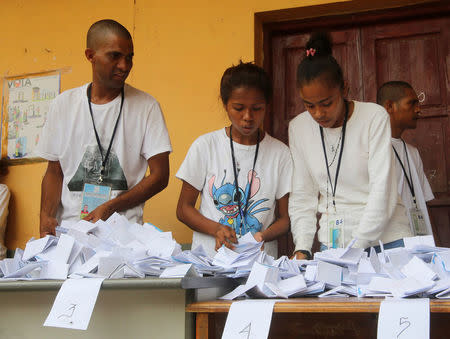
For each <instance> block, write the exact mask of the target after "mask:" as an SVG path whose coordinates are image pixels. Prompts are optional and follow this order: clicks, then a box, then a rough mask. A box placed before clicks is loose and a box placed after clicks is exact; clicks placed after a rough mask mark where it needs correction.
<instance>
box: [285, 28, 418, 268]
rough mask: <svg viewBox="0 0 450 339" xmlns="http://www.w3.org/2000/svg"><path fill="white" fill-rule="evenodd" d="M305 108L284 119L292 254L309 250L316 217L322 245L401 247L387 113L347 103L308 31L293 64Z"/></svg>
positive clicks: (336, 69) (321, 37) (402, 229)
mask: <svg viewBox="0 0 450 339" xmlns="http://www.w3.org/2000/svg"><path fill="white" fill-rule="evenodd" d="M297 86H298V89H299V94H300V97H301V98H302V100H303V102H304V104H305V107H306V109H307V111H306V112H304V113H302V114H300V115H299V116H297V117H296V118H295V119H293V120H292V121H291V122H290V124H289V145H290V149H291V154H292V158H293V161H294V172H293V182H292V192H291V195H290V198H289V216H290V218H291V228H292V234H293V237H294V243H295V257H296V258H297V259H303V258H307V257H309V256H310V255H311V254H310V253H311V246H312V243H313V239H314V235H315V232H316V214H317V212H320V213H321V218H320V221H319V224H320V230H319V234H318V237H319V241H320V242H321V249H325V248H329V247H334V248H336V247H343V246H346V245H347V244H348V243H349V242H350V241H351V240H352V239H353V238H356V239H357V242H356V243H355V245H354V247H362V248H368V247H369V246H376V245H378V241H379V240H381V241H382V242H383V243H384V244H385V248H392V247H397V246H402V245H403V241H402V238H403V237H407V236H411V230H410V227H409V225H408V219H407V217H406V213H405V209H404V207H403V205H402V204H401V202H400V200H399V196H398V193H397V189H396V177H395V167H394V163H393V155H392V149H391V143H390V133H391V132H390V125H389V116H388V115H387V113H386V111H385V110H384V108H383V107H381V106H379V105H376V104H373V103H364V102H357V101H347V100H346V94H347V88H346V86H345V83H344V80H343V75H342V70H341V68H340V66H339V64H338V63H337V61H336V60H335V59H334V57H333V56H332V50H331V40H330V38H329V36H328V35H327V34H323V33H322V34H320V33H319V34H313V35H312V36H311V38H310V40H309V42H308V44H307V45H306V56H305V58H304V59H303V60H302V62H301V63H300V65H299V66H298V69H297Z"/></svg>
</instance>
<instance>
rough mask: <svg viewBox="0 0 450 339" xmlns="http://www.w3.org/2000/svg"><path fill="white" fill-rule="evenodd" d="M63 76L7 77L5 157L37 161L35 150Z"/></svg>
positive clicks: (53, 74)
mask: <svg viewBox="0 0 450 339" xmlns="http://www.w3.org/2000/svg"><path fill="white" fill-rule="evenodd" d="M60 79H61V73H60V72H59V71H52V72H46V73H39V74H28V75H21V76H15V77H6V78H5V81H4V84H3V106H2V136H1V140H2V158H4V157H6V158H8V159H24V158H35V157H36V155H35V153H34V150H35V148H36V146H37V143H38V142H39V135H40V133H41V130H42V127H43V126H44V123H45V120H46V118H47V113H48V109H49V107H50V103H51V101H52V100H53V99H54V98H55V97H56V96H57V95H58V94H59V93H60Z"/></svg>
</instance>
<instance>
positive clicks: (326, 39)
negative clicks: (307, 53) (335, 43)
mask: <svg viewBox="0 0 450 339" xmlns="http://www.w3.org/2000/svg"><path fill="white" fill-rule="evenodd" d="M331 46H332V40H331V36H330V34H329V33H327V32H316V33H312V34H311V37H310V38H309V40H308V42H307V43H306V50H309V49H310V48H312V49H313V50H314V51H315V53H314V56H329V55H332V48H331Z"/></svg>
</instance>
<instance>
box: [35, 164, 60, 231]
mask: <svg viewBox="0 0 450 339" xmlns="http://www.w3.org/2000/svg"><path fill="white" fill-rule="evenodd" d="M63 178H64V175H63V172H62V170H61V165H60V163H59V161H49V162H48V165H47V170H46V171H45V174H44V178H43V179H42V185H41V214H40V225H39V231H40V236H41V237H45V236H46V235H48V234H53V235H55V227H56V226H57V225H58V221H57V220H56V212H57V210H58V206H59V204H60V203H61V191H62V182H63Z"/></svg>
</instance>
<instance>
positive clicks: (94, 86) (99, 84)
mask: <svg viewBox="0 0 450 339" xmlns="http://www.w3.org/2000/svg"><path fill="white" fill-rule="evenodd" d="M85 56H86V58H87V60H88V61H89V62H90V63H91V65H92V82H90V83H87V84H85V85H83V86H81V87H78V88H74V89H71V90H68V91H65V92H64V93H62V94H60V95H59V96H57V97H56V98H55V99H54V100H53V102H52V104H51V106H50V109H49V113H48V119H47V121H46V123H45V125H44V128H43V131H42V134H41V138H40V140H39V144H38V148H37V154H38V156H41V157H42V158H44V159H47V160H48V167H47V170H46V172H45V175H44V178H43V180H42V196H41V213H40V234H41V236H45V235H47V234H54V232H55V226H56V225H58V224H59V223H60V222H61V220H79V219H80V211H81V209H82V206H83V205H84V204H85V202H83V200H84V196H85V193H86V196H87V193H89V192H98V193H99V194H97V195H98V196H99V199H98V202H99V204H98V206H95V207H93V208H92V210H91V211H90V213H89V214H88V215H87V216H86V217H85V218H84V220H87V221H91V222H96V221H97V220H99V219H102V220H106V219H107V218H108V217H109V216H110V215H111V214H113V213H114V212H122V213H123V214H124V215H125V217H127V219H129V220H130V221H131V222H137V223H142V214H143V205H144V202H145V201H146V200H148V199H149V198H151V197H152V196H154V195H155V194H157V193H158V192H160V191H161V190H163V189H164V188H165V187H166V186H167V184H168V180H169V153H170V152H171V145H170V140H169V135H168V132H167V128H166V124H165V121H164V117H163V115H162V112H161V109H160V106H159V104H158V102H157V101H156V100H155V99H154V98H153V97H152V96H150V95H149V94H147V93H144V92H142V91H140V90H138V89H136V88H134V87H132V86H130V85H128V84H125V80H126V79H127V77H128V74H129V73H130V71H131V68H132V66H133V56H134V48H133V41H132V38H131V35H130V33H129V32H128V30H127V29H126V28H125V27H124V26H122V25H121V24H119V23H118V22H116V21H114V20H101V21H98V22H96V23H94V24H93V25H92V26H91V27H90V29H89V31H88V33H87V42H86V50H85ZM147 168H150V174H149V175H148V176H145V173H146V171H147ZM88 188H89V190H90V191H89V192H88Z"/></svg>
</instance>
